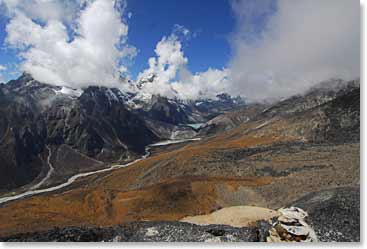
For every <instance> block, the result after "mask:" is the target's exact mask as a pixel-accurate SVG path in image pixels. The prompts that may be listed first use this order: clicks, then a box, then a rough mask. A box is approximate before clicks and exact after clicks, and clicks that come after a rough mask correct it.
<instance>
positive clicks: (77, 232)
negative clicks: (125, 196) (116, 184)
mask: <svg viewBox="0 0 367 249" xmlns="http://www.w3.org/2000/svg"><path fill="white" fill-rule="evenodd" d="M270 226H271V225H270V224H269V223H268V222H265V221H261V222H258V223H257V224H256V225H255V226H254V227H250V228H235V227H230V226H225V225H208V226H198V225H194V224H189V223H184V222H134V223H129V224H126V225H121V226H117V227H114V228H77V227H70V228H64V229H58V228H55V229H53V230H51V231H47V232H35V233H26V234H18V235H15V236H12V237H7V238H1V239H0V241H5V242H102V241H105V242H264V241H265V240H266V237H267V235H268V231H269V229H270Z"/></svg>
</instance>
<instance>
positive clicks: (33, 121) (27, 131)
mask: <svg viewBox="0 0 367 249" xmlns="http://www.w3.org/2000/svg"><path fill="white" fill-rule="evenodd" d="M14 98H16V96H13V95H10V96H8V95H5V96H4V95H3V96H0V161H1V163H0V172H1V174H0V189H11V188H14V187H17V186H21V185H24V184H27V183H29V182H30V181H31V180H32V179H34V178H35V177H36V176H37V175H38V174H39V173H40V172H41V169H42V166H43V163H42V160H41V159H40V158H39V157H38V155H39V154H40V153H41V152H42V151H43V148H44V144H45V142H46V126H45V123H44V122H42V119H41V118H40V117H39V114H38V113H37V112H36V111H34V110H33V109H32V108H31V107H30V106H29V105H27V104H25V103H23V102H22V101H19V102H17V101H13V99H14Z"/></svg>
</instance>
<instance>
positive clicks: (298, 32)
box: [229, 0, 360, 100]
mask: <svg viewBox="0 0 367 249" xmlns="http://www.w3.org/2000/svg"><path fill="white" fill-rule="evenodd" d="M260 3H261V4H260ZM232 8H233V11H234V13H235V15H236V18H237V22H238V26H237V30H236V32H235V34H234V35H233V37H232V39H231V44H232V47H233V57H232V60H231V62H230V64H229V68H230V70H231V86H230V87H229V88H230V89H231V90H232V91H233V92H239V93H241V94H242V95H245V96H248V97H251V98H253V99H257V100H258V99H260V100H261V99H268V98H278V97H284V96H289V95H291V94H295V93H299V92H302V91H304V90H305V89H307V88H309V87H310V86H311V85H313V84H315V83H317V82H320V81H323V80H327V79H330V78H343V79H351V78H355V77H359V74H360V72H359V68H360V62H359V61H360V59H359V53H360V18H359V14H360V13H359V11H360V10H359V8H360V7H359V1H344V0H323V1H308V0H300V1H294V0H278V1H277V2H275V4H274V1H271V0H261V1H258V0H256V1H254V0H241V1H232ZM259 16H260V17H261V16H267V17H268V18H267V20H266V24H265V25H264V28H263V29H262V30H261V31H256V30H254V29H253V28H254V26H255V25H254V23H255V22H258V21H259V20H258V18H259ZM254 32H256V33H257V35H256V36H255V37H254V36H252V35H253V34H254Z"/></svg>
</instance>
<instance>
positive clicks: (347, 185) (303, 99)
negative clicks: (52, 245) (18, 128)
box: [0, 80, 360, 241]
mask: <svg viewBox="0 0 367 249" xmlns="http://www.w3.org/2000/svg"><path fill="white" fill-rule="evenodd" d="M92 92H93V91H92ZM84 94H85V92H84ZM90 94H91V95H93V96H99V95H98V94H96V95H94V93H93V94H92V93H90ZM79 99H80V98H79ZM87 99H90V98H87ZM97 99H99V97H97ZM102 99H103V98H102ZM78 101H79V100H78ZM82 102H83V101H82ZM97 102H98V101H97ZM158 102H159V104H158V105H157V106H156V108H155V109H156V110H162V111H163V112H164V113H170V112H172V111H174V110H173V109H171V108H170V107H167V108H168V109H166V107H165V106H166V105H167V103H170V102H169V101H168V100H167V101H166V100H162V101H161V100H159V101H158ZM170 104H172V103H170ZM90 105H92V106H93V104H88V105H86V106H90ZM162 105H163V107H162ZM103 106H105V105H103ZM107 106H108V105H107ZM97 110H98V112H96V111H94V109H93V108H91V110H89V109H88V108H87V109H86V110H85V111H86V113H88V114H90V115H92V117H93V115H94V113H96V114H95V115H102V114H101V113H104V112H100V109H99V108H97ZM110 111H112V112H113V113H114V112H118V110H114V109H113V108H112V110H110ZM126 111H127V112H128V113H131V114H126V115H135V113H136V112H137V110H132V109H129V108H126ZM140 111H141V112H144V111H142V110H140ZM121 112H122V114H121V115H123V114H124V113H125V110H124V111H121ZM107 113H110V112H107ZM118 113H119V112H118ZM136 116H137V115H136ZM144 116H145V115H144ZM165 116H170V114H169V115H163V116H161V115H160V114H159V115H158V114H154V115H153V116H145V117H144V118H142V119H140V120H142V122H143V121H144V124H147V120H148V119H152V117H159V119H160V120H158V118H155V120H154V122H152V124H150V125H146V126H143V127H147V130H148V131H150V132H151V133H149V134H152V137H151V138H152V140H154V137H157V138H159V135H158V132H157V131H156V130H153V129H151V126H152V125H153V123H155V122H161V123H162V124H164V125H166V124H167V126H169V125H171V126H169V127H177V126H178V124H179V123H180V122H181V121H178V120H179V119H174V120H175V121H174V122H171V121H170V122H171V123H168V122H167V120H165V119H164V117H165ZM138 117H140V116H138ZM162 117H163V118H162ZM31 120H33V119H31ZM107 120H108V121H107V123H108V122H110V121H111V122H112V120H111V119H109V118H108V115H107ZM92 122H95V121H93V120H92ZM137 122H140V121H137ZM182 122H183V121H182ZM94 124H95V125H98V124H99V123H98V122H96V123H94ZM168 124H169V125H168ZM153 126H154V125H153ZM162 126H163V125H162ZM3 127H5V126H3ZM201 127H202V128H198V134H201V135H202V139H201V140H197V141H192V142H190V143H184V144H179V145H175V144H173V145H169V146H165V147H164V148H157V149H154V150H153V151H152V152H153V153H152V155H151V156H150V157H148V158H146V159H144V160H141V161H139V162H137V163H134V164H132V165H130V166H129V167H125V168H120V169H116V170H113V171H109V172H104V173H101V174H95V175H90V176H87V177H84V178H81V179H78V180H77V181H76V182H75V183H73V184H72V185H70V186H68V187H67V188H65V189H59V190H57V191H54V192H50V193H44V194H39V195H34V196H32V197H29V198H24V199H19V200H16V201H12V202H7V203H4V204H1V207H0V220H1V221H2V223H1V224H0V237H2V238H3V240H52V241H54V240H56V241H57V240H60V241H61V240H96V241H101V240H106V241H111V240H114V239H115V240H118V241H120V240H121V241H132V240H133V241H144V240H150V239H152V240H154V241H156V240H159V241H179V240H180V239H181V238H186V237H185V236H186V235H189V236H191V237H192V238H193V240H195V241H205V240H207V239H208V240H211V241H213V240H214V241H215V240H217V241H219V240H220V241H222V240H223V241H226V240H230V239H229V238H234V240H235V241H237V240H240V241H259V240H261V241H263V240H264V239H263V237H264V236H260V237H261V238H260V237H259V233H260V234H262V232H257V231H259V229H262V227H263V226H262V225H261V226H259V225H253V226H247V228H234V227H227V228H228V229H229V230H228V231H229V232H228V233H227V232H226V231H227V230H226V231H224V232H223V231H221V232H215V234H219V236H213V234H211V233H210V232H209V233H208V232H207V230H208V227H206V226H203V227H199V226H196V225H193V224H186V223H182V222H181V223H180V222H178V221H179V220H182V219H184V218H185V217H188V216H198V215H208V214H211V213H213V212H215V211H217V210H220V209H223V208H230V207H233V206H257V207H262V208H267V209H271V210H278V209H279V208H282V207H291V206H296V207H299V208H302V209H303V210H305V211H306V212H307V213H308V218H307V219H306V220H307V222H308V223H309V224H310V226H311V227H312V228H313V229H314V230H315V233H316V234H317V237H318V240H320V241H359V239H360V237H359V212H360V208H359V183H360V143H359V134H360V89H359V81H358V80H357V81H351V82H343V81H338V80H333V81H331V82H324V83H322V84H321V85H319V86H317V87H315V88H313V89H311V90H310V91H309V92H307V93H305V94H302V95H297V96H293V97H291V98H288V99H285V100H282V101H279V102H277V103H274V104H248V105H246V106H245V107H243V108H240V109H238V110H234V111H233V112H228V113H222V114H219V115H218V116H216V117H215V118H214V119H212V120H210V121H209V122H205V124H204V125H202V126H201ZM156 129H157V128H156ZM172 129H174V128H172ZM5 130H6V129H2V131H3V133H5V132H4V131H5ZM86 130H87V131H90V129H86ZM162 130H163V128H162ZM98 132H99V130H98ZM164 132H167V130H165V131H164ZM164 132H162V134H163V133H164ZM92 134H93V133H92ZM96 134H97V135H98V133H97V132H96ZM167 134H168V132H167ZM193 134H196V131H195V133H193ZM106 136H107V137H108V135H107V134H106ZM2 137H3V136H2ZM97 137H98V136H97ZM103 137H105V135H103ZM124 138H125V137H124ZM92 141H93V140H92ZM122 141H125V140H122ZM32 144H34V143H32ZM103 144H104V143H103ZM66 145H67V144H66ZM92 145H93V146H92V148H95V147H94V146H95V145H96V146H97V148H100V147H98V141H96V142H93V143H92ZM63 146H65V145H63ZM67 146H70V147H71V148H72V149H74V148H73V146H72V145H67ZM103 148H104V147H103ZM128 148H131V150H132V149H133V148H134V146H131V145H129V146H128ZM53 150H55V148H54V149H53ZM134 150H135V152H134ZM134 150H132V151H133V152H131V153H136V154H138V153H139V151H138V150H136V149H134ZM96 151H98V150H96ZM34 154H35V157H37V155H38V154H37V151H36V152H35V153H34ZM43 154H45V152H43ZM43 154H41V156H40V160H41V159H42V160H43V161H45V157H46V156H47V155H43ZM84 154H85V153H84ZM84 154H83V155H84ZM96 155H97V156H96ZM96 155H89V156H88V155H87V156H88V158H93V160H99V157H98V155H99V153H97V154H96ZM131 155H133V154H131ZM53 156H54V152H53ZM59 156H60V157H61V156H62V153H61V154H59ZM68 158H69V157H68ZM147 221H149V222H147ZM168 221H170V222H169V223H167V222H168ZM136 222H137V223H136ZM151 222H153V223H151ZM154 222H156V223H154ZM128 224H129V225H128ZM131 224H135V225H131ZM262 224H265V223H262ZM266 224H270V223H269V222H268V221H266ZM217 225H220V224H217ZM227 225H228V224H227ZM124 226H125V228H123V229H122V230H121V229H120V228H121V227H124ZM54 227H59V228H58V229H56V230H52V229H54ZM157 227H158V228H157ZM166 228H167V229H168V228H169V230H168V231H175V232H172V236H170V235H169V234H168V232H167V230H165V229H166ZM184 228H185V229H184ZM227 228H226V229H227ZM119 229H120V230H119ZM220 229H221V230H223V229H224V228H223V227H222V226H221V228H220ZM239 229H245V230H246V229H247V230H246V231H250V233H248V232H244V231H245V230H241V231H243V232H241V234H243V236H245V237H241V236H242V235H236V234H238V231H240V230H239ZM251 229H255V230H251ZM348 229H349V230H348ZM209 230H210V229H209ZM265 230H266V231H267V232H269V230H270V228H269V227H267V229H265ZM126 231H133V232H131V233H130V235H124V234H125V233H126ZM157 231H158V232H157ZM176 231H177V233H176ZM193 231H194V232H193ZM30 232H32V233H30ZM147 234H148V235H147ZM220 234H222V235H220ZM150 235H152V236H150ZM227 235H228V236H227ZM230 235H231V236H230ZM83 236H86V237H83ZM88 236H91V237H88ZM117 236H120V237H118V238H117V239H116V237H117ZM134 236H135V237H134ZM238 236H240V237H238ZM218 237H220V238H218ZM88 238H89V239H88ZM185 241H186V240H185Z"/></svg>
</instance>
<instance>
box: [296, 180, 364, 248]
mask: <svg viewBox="0 0 367 249" xmlns="http://www.w3.org/2000/svg"><path fill="white" fill-rule="evenodd" d="M292 205H294V206H297V207H300V208H302V209H304V210H305V211H306V212H307V213H308V215H309V217H308V223H309V224H310V225H311V227H312V228H313V229H314V230H315V232H316V235H317V237H318V239H319V241H322V242H333V241H338V242H339V241H340V242H359V241H360V192H359V187H344V188H335V189H330V190H324V191H320V192H316V193H311V194H308V195H306V196H305V197H303V198H301V199H300V200H298V201H296V202H295V203H293V204H292Z"/></svg>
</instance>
